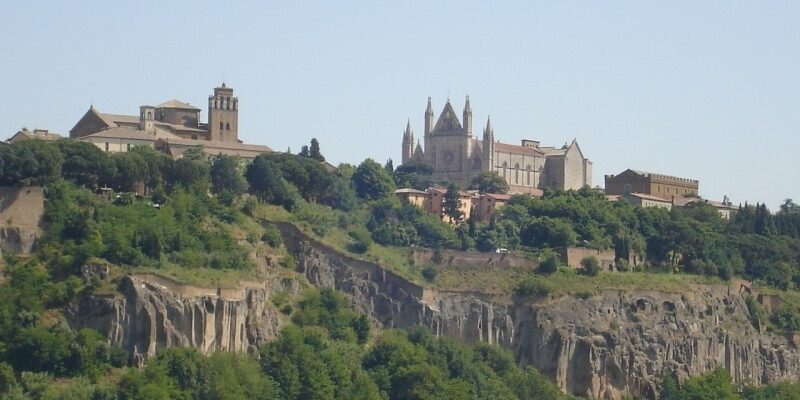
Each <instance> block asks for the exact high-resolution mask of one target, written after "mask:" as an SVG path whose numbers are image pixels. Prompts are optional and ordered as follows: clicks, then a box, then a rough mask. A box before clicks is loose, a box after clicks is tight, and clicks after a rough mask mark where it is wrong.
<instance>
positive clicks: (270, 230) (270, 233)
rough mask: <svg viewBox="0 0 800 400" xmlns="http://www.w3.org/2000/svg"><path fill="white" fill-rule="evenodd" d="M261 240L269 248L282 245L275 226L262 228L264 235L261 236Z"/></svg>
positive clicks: (279, 234)
mask: <svg viewBox="0 0 800 400" xmlns="http://www.w3.org/2000/svg"><path fill="white" fill-rule="evenodd" d="M261 240H262V241H264V243H266V244H268V245H269V247H278V246H280V245H281V243H283V239H282V238H281V232H280V231H279V230H278V228H276V227H275V225H267V226H265V227H264V234H263V235H261Z"/></svg>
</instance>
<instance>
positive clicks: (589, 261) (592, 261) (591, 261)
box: [580, 256, 600, 276]
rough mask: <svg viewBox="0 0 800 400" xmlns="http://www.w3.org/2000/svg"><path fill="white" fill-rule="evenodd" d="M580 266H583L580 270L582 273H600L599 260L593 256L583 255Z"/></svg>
mask: <svg viewBox="0 0 800 400" xmlns="http://www.w3.org/2000/svg"><path fill="white" fill-rule="evenodd" d="M581 267H583V268H582V269H581V271H580V273H581V274H582V275H587V276H597V274H599V273H600V262H599V261H597V257H595V256H589V257H584V259H583V260H581Z"/></svg>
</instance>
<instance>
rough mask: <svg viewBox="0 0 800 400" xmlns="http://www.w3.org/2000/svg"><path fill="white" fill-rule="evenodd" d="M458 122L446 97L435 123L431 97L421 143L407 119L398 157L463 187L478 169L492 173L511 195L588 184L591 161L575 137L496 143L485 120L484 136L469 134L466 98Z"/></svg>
mask: <svg viewBox="0 0 800 400" xmlns="http://www.w3.org/2000/svg"><path fill="white" fill-rule="evenodd" d="M462 117H463V125H462V122H461V121H459V119H458V116H457V115H456V112H455V110H453V106H452V105H451V104H450V100H447V102H446V103H445V106H444V109H443V110H442V112H441V114H440V115H439V118H438V119H437V120H436V121H435V123H434V116H433V108H432V106H431V99H430V97H429V98H428V106H427V109H426V110H425V127H424V136H423V143H422V144H421V143H420V142H419V140H415V137H414V132H413V131H412V130H411V122H410V120H409V122H408V124H407V125H406V130H405V132H404V133H403V142H402V161H403V163H404V164H406V163H411V162H422V163H425V164H428V165H430V166H431V167H433V178H434V179H436V180H441V181H449V182H456V183H459V184H461V185H464V186H466V185H468V184H469V183H470V181H471V180H472V178H473V177H475V176H476V175H478V174H479V173H481V172H482V171H494V172H497V173H498V174H499V175H500V176H502V177H503V178H504V179H505V180H506V182H507V183H508V185H509V191H510V193H539V192H540V190H542V189H545V188H553V189H561V190H567V189H580V188H582V187H584V186H591V183H592V163H591V161H589V160H588V159H586V157H584V155H583V152H582V151H581V148H580V146H578V143H577V141H575V140H573V141H572V142H571V143H569V144H565V145H564V146H562V147H560V148H555V147H545V146H541V145H540V144H539V142H538V141H534V140H522V143H521V144H520V145H513V144H507V143H500V142H497V141H495V139H494V129H493V128H492V125H491V121H490V120H488V119H487V121H486V126H485V127H484V129H483V139H482V140H481V139H478V138H477V137H474V136H473V122H472V108H471V106H470V101H469V97H467V99H466V103H465V104H464V111H463V113H462Z"/></svg>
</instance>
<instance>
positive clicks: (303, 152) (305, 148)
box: [297, 145, 311, 157]
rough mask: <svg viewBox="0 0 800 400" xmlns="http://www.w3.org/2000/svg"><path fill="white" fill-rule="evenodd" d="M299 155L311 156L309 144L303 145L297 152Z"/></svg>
mask: <svg viewBox="0 0 800 400" xmlns="http://www.w3.org/2000/svg"><path fill="white" fill-rule="evenodd" d="M297 155H299V156H300V157H311V151H310V150H309V149H308V146H306V145H303V147H301V148H300V152H299V153H297Z"/></svg>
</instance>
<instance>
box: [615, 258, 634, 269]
mask: <svg viewBox="0 0 800 400" xmlns="http://www.w3.org/2000/svg"><path fill="white" fill-rule="evenodd" d="M614 268H616V269H617V271H619V272H628V271H630V270H631V265H630V264H629V263H628V260H626V259H624V258H618V259H616V261H615V262H614Z"/></svg>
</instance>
